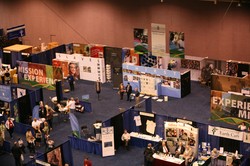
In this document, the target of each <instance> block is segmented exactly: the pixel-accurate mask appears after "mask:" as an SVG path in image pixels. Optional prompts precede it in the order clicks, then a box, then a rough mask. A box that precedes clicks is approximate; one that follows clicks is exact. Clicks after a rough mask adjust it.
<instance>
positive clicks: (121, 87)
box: [119, 83, 125, 100]
mask: <svg viewBox="0 0 250 166" xmlns="http://www.w3.org/2000/svg"><path fill="white" fill-rule="evenodd" d="M124 92H125V90H124V85H123V83H120V86H119V94H120V100H123V95H124Z"/></svg>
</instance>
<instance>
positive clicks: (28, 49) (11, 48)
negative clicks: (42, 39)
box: [3, 44, 32, 54]
mask: <svg viewBox="0 0 250 166" xmlns="http://www.w3.org/2000/svg"><path fill="white" fill-rule="evenodd" d="M3 50H4V51H14V52H24V53H30V54H31V53H32V46H28V45H22V44H14V45H12V46H8V47H4V48H3Z"/></svg>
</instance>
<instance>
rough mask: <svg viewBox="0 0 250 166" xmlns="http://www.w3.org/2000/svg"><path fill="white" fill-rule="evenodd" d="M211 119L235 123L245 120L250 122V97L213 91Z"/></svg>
mask: <svg viewBox="0 0 250 166" xmlns="http://www.w3.org/2000/svg"><path fill="white" fill-rule="evenodd" d="M210 110H211V119H212V120H216V121H222V122H226V123H230V124H234V125H238V124H237V123H236V122H238V121H242V120H245V121H247V122H248V123H249V124H250V97H249V96H245V95H237V94H232V93H226V92H221V91H216V90H212V91H211V106H210Z"/></svg>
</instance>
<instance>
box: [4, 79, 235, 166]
mask: <svg viewBox="0 0 250 166" xmlns="http://www.w3.org/2000/svg"><path fill="white" fill-rule="evenodd" d="M191 86H192V87H191V94H189V95H188V96H186V97H184V98H182V99H174V98H169V101H168V102H157V101H155V100H153V101H152V106H153V112H155V113H157V114H161V115H167V116H172V117H179V118H183V117H185V118H186V119H188V120H193V121H197V122H200V123H206V124H215V125H219V126H223V127H230V128H233V126H230V125H227V124H221V123H215V122H211V121H210V120H209V118H210V112H209V110H210V88H209V87H205V86H201V85H200V84H199V83H198V82H192V84H191ZM63 87H64V88H68V87H69V86H68V83H67V82H65V83H64V84H63ZM85 94H89V95H90V99H89V102H91V104H92V110H93V112H91V113H87V112H86V113H83V114H82V113H78V112H76V113H75V114H76V115H77V118H78V121H79V124H80V126H81V125H87V126H88V129H89V131H90V133H93V127H92V124H93V123H94V122H95V121H96V120H102V121H105V120H107V119H110V118H111V117H113V116H115V115H117V114H118V113H119V111H120V108H122V109H128V108H130V107H131V106H133V105H134V104H135V102H134V101H132V102H128V101H126V100H125V99H126V96H125V95H124V100H120V99H119V95H118V94H117V90H113V88H112V86H111V84H109V83H105V84H103V85H102V92H101V94H100V100H99V101H98V99H97V94H96V92H95V86H94V83H93V82H89V81H77V83H76V86H75V91H74V92H69V93H64V97H67V98H68V97H78V98H79V99H81V98H82V95H85ZM54 96H56V93H55V91H48V90H44V101H45V103H49V104H50V105H51V104H52V103H51V101H50V97H54ZM140 109H142V110H143V109H144V108H140ZM70 134H71V128H70V124H69V121H67V122H63V121H58V119H54V127H53V131H52V132H51V137H52V138H53V139H54V140H55V142H56V144H60V143H62V142H64V141H65V140H67V137H68V136H69V135H70ZM18 137H23V138H24V136H21V135H17V134H15V135H14V140H15V139H17V138H18ZM7 139H9V137H8V135H7ZM24 139H25V138H24ZM11 141H13V140H11ZM143 150H144V149H142V148H137V147H132V148H131V150H130V151H125V150H124V149H122V148H119V149H118V150H117V151H116V155H115V156H112V157H106V158H102V157H101V156H97V155H93V154H88V153H83V152H80V151H77V150H72V151H73V156H74V164H75V166H80V165H83V157H84V156H86V155H88V156H89V157H90V159H91V160H92V161H93V165H94V166H103V165H112V166H127V165H131V166H141V165H143ZM38 151H40V152H43V151H44V147H41V148H39V149H38ZM26 157H27V156H26ZM27 160H28V159H27ZM0 163H1V164H0V165H1V166H5V165H6V166H7V165H8V166H11V165H13V164H14V159H13V158H12V156H10V155H7V154H6V155H1V156H0ZM3 163H4V164H3ZM2 164H3V165H2Z"/></svg>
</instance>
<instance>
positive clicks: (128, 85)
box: [126, 82, 132, 101]
mask: <svg viewBox="0 0 250 166" xmlns="http://www.w3.org/2000/svg"><path fill="white" fill-rule="evenodd" d="M126 92H127V101H131V99H130V95H131V93H132V86H131V85H130V83H129V82H128V84H127V86H126Z"/></svg>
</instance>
